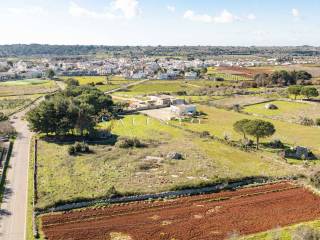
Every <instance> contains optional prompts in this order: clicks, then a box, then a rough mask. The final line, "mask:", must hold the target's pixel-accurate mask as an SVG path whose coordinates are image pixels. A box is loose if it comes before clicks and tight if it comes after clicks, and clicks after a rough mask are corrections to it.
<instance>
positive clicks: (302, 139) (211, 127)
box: [172, 105, 320, 154]
mask: <svg viewBox="0 0 320 240" xmlns="http://www.w3.org/2000/svg"><path fill="white" fill-rule="evenodd" d="M198 110H199V111H202V112H204V113H205V114H207V116H205V118H204V119H203V120H202V121H201V124H198V123H197V121H195V123H191V122H183V123H182V126H183V127H185V128H187V129H191V130H194V131H198V132H202V131H209V132H210V133H212V134H214V135H216V136H218V137H221V138H222V137H224V135H225V134H227V135H229V136H230V137H231V138H232V139H235V140H238V139H240V138H242V136H241V135H239V134H238V133H236V132H235V131H234V130H233V124H234V123H235V122H236V121H238V120H241V119H244V118H246V119H264V118H263V117H254V116H250V115H245V114H241V113H237V112H233V111H227V110H223V109H217V108H214V107H208V106H203V105H199V106H198ZM265 120H266V119H265ZM267 121H270V122H272V123H273V124H274V126H275V128H276V133H275V135H274V136H273V137H272V139H280V140H281V141H282V142H284V143H287V144H290V145H300V146H305V147H309V148H311V149H312V150H313V151H314V153H316V154H319V153H320V141H319V135H320V129H319V128H314V127H307V126H302V125H299V124H294V123H288V122H284V121H279V120H273V119H267ZM172 124H176V125H179V122H177V121H172ZM267 140H268V141H269V140H270V139H267Z"/></svg>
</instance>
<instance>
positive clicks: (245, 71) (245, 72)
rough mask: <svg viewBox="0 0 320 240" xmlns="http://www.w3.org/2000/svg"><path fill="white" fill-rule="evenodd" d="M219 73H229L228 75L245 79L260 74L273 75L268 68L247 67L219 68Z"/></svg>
mask: <svg viewBox="0 0 320 240" xmlns="http://www.w3.org/2000/svg"><path fill="white" fill-rule="evenodd" d="M218 71H219V72H223V73H227V74H233V75H239V76H244V77H254V76H255V75H256V74H258V73H263V72H265V73H271V72H272V70H271V69H267V68H256V69H255V68H245V67H219V68H218Z"/></svg>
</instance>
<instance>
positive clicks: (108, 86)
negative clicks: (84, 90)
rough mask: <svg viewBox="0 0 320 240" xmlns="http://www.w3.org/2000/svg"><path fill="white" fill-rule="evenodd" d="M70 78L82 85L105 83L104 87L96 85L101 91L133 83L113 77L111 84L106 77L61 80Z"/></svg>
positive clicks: (76, 77)
mask: <svg viewBox="0 0 320 240" xmlns="http://www.w3.org/2000/svg"><path fill="white" fill-rule="evenodd" d="M70 78H72V79H75V80H78V81H79V83H80V85H86V84H91V83H94V84H97V83H98V84H99V83H103V85H96V87H97V88H98V89H100V90H101V91H109V90H112V89H116V88H119V87H121V86H123V85H125V84H128V83H132V82H133V81H132V80H127V79H124V78H122V77H119V76H111V77H110V79H109V84H107V79H106V76H81V77H78V76H75V77H72V76H70V77H61V79H62V80H64V81H66V80H68V79H70Z"/></svg>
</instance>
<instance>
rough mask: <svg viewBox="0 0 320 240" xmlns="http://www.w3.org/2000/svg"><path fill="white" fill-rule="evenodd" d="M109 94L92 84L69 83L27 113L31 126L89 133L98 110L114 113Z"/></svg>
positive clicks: (43, 130)
mask: <svg viewBox="0 0 320 240" xmlns="http://www.w3.org/2000/svg"><path fill="white" fill-rule="evenodd" d="M115 109H116V106H115V105H114V103H113V101H112V99H111V97H110V96H107V95H105V94H104V93H103V92H102V91H100V90H98V89H97V88H94V87H92V86H88V85H86V86H70V87H68V88H66V89H65V90H64V91H62V92H60V93H57V94H55V95H53V96H50V97H48V98H47V99H46V100H45V101H43V102H41V103H40V104H39V105H38V106H37V107H36V108H34V109H32V110H31V111H30V112H29V113H28V114H27V120H28V122H29V125H30V127H31V129H32V130H33V131H35V132H39V133H45V134H47V135H48V134H49V133H53V134H55V135H58V136H62V135H67V134H80V135H81V136H83V135H85V134H93V133H94V131H95V126H96V124H97V123H98V122H100V121H101V118H100V117H101V113H104V114H107V113H108V116H114V115H115V114H116V113H115Z"/></svg>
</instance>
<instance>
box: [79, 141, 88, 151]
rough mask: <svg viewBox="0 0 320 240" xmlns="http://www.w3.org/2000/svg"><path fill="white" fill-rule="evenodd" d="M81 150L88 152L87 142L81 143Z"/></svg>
mask: <svg viewBox="0 0 320 240" xmlns="http://www.w3.org/2000/svg"><path fill="white" fill-rule="evenodd" d="M80 145H81V152H82V153H88V152H90V149H89V146H88V144H86V143H85V142H83V143H81V144H80Z"/></svg>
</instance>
